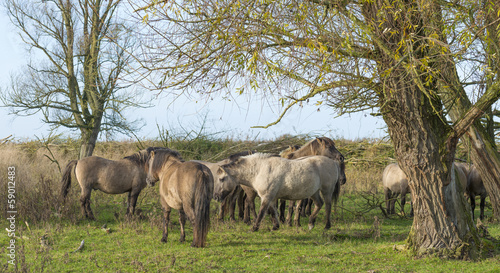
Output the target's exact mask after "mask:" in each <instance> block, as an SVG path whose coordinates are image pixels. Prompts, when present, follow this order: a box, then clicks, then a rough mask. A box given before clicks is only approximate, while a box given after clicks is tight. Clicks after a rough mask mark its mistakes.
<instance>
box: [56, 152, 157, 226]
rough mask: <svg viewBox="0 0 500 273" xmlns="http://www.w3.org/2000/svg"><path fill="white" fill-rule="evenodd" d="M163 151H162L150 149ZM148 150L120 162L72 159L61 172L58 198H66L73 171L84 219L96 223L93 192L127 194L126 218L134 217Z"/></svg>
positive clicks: (144, 184) (145, 171)
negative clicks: (92, 202)
mask: <svg viewBox="0 0 500 273" xmlns="http://www.w3.org/2000/svg"><path fill="white" fill-rule="evenodd" d="M153 149H162V148H150V149H149V150H153ZM148 156H149V151H148V150H141V151H139V152H137V153H135V154H133V155H130V156H127V157H125V158H123V159H120V160H109V159H105V158H102V157H98V156H90V157H85V158H82V159H80V160H72V161H70V162H69V163H68V164H67V165H66V168H65V170H64V172H63V177H62V180H61V183H62V189H61V196H62V198H63V200H64V199H66V196H67V195H68V191H69V187H70V186H71V172H72V170H73V168H74V170H75V175H76V179H77V180H78V183H79V184H80V188H81V189H82V192H81V195H80V203H81V211H82V214H83V216H84V217H86V218H89V219H92V220H95V217H94V214H93V213H92V209H91V208H90V195H91V193H92V190H100V191H102V192H105V193H108V194H122V193H125V192H128V205H127V215H131V214H134V211H135V205H136V202H137V197H138V196H139V193H141V190H142V189H143V188H144V187H146V176H147V173H148V164H147V161H148Z"/></svg>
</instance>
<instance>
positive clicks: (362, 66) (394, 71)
mask: <svg viewBox="0 0 500 273" xmlns="http://www.w3.org/2000/svg"><path fill="white" fill-rule="evenodd" d="M465 4H467V5H465ZM471 9H474V5H473V3H470V2H466V3H461V2H460V1H454V2H453V3H447V2H446V1H430V0H424V1H418V2H417V1H399V0H394V1H389V0H375V1H324V0H311V1H295V0H292V1H251V0H247V1H245V0H243V1H224V0H214V1H208V0H191V1H147V2H145V3H143V4H142V5H140V6H137V7H136V10H137V12H138V14H140V17H141V18H142V19H143V20H144V21H146V22H147V24H148V26H149V27H150V30H151V35H150V36H149V37H150V38H151V40H149V41H148V40H145V42H146V44H147V45H148V47H149V49H150V54H149V55H148V56H149V57H150V58H149V59H145V60H143V61H144V64H145V66H146V67H148V68H149V69H150V72H151V73H159V74H160V75H162V76H163V77H162V79H161V80H158V88H163V87H169V88H179V89H181V90H190V91H191V92H193V90H195V91H196V92H198V93H199V94H200V95H202V96H216V95H221V94H223V95H225V94H232V93H233V92H237V93H245V92H249V90H252V89H255V90H259V91H261V92H263V93H265V94H272V95H275V96H276V97H277V100H278V102H279V103H281V104H282V105H283V112H282V114H281V116H279V117H278V118H277V121H276V122H279V120H280V119H281V118H283V117H284V116H285V115H286V112H287V111H289V110H290V109H293V107H294V105H297V104H300V103H304V102H306V101H309V100H316V103H317V104H322V105H327V106H329V107H331V108H333V109H335V110H336V111H338V113H340V114H342V113H347V112H354V111H360V110H365V109H377V110H378V111H379V112H380V114H381V115H382V116H383V118H384V120H385V122H386V124H387V126H388V131H389V135H390V137H391V140H392V142H393V144H394V147H395V154H396V157H397V159H398V162H399V164H400V166H401V168H402V169H403V171H404V172H405V173H406V175H407V176H408V177H409V179H410V188H411V190H412V201H413V203H414V204H413V206H414V210H415V218H414V222H413V226H412V230H411V232H410V234H409V236H408V246H409V248H410V249H411V250H413V251H414V252H415V253H417V254H418V255H424V254H428V253H438V254H439V255H442V256H446V257H454V258H466V257H476V255H477V253H478V251H479V249H480V240H479V239H478V234H477V231H476V228H475V226H474V223H473V221H472V219H471V216H470V209H469V207H468V205H467V204H466V202H465V200H464V198H463V194H462V192H463V189H461V188H460V186H459V184H458V183H456V181H455V177H456V174H455V171H454V169H453V167H452V166H453V165H452V162H453V160H454V157H455V151H456V147H457V143H458V140H459V138H460V137H462V136H463V135H464V134H465V133H466V132H468V130H469V127H470V125H471V124H475V123H474V122H475V121H477V120H478V118H479V117H480V116H481V114H482V113H483V112H484V111H485V110H486V109H488V108H489V107H490V106H491V105H492V104H493V103H494V102H495V101H496V100H497V99H498V97H499V96H500V92H499V90H498V89H495V88H488V89H487V90H486V91H485V92H484V94H483V96H481V98H480V99H479V100H478V101H477V102H476V103H475V104H474V105H472V104H471V103H470V100H468V98H467V96H466V95H465V98H462V96H463V95H464V94H465V91H464V89H463V85H464V84H465V83H464V82H463V81H462V80H461V79H460V78H459V77H458V74H457V72H456V68H454V66H456V65H457V64H458V63H459V61H460V60H462V59H464V58H466V57H468V56H470V55H473V54H475V53H476V51H480V52H483V51H484V47H482V46H480V45H477V43H478V42H477V40H476V38H477V35H472V34H471V33H473V32H474V31H475V30H474V29H472V28H471V27H470V26H468V25H467V20H466V17H467V16H469V14H474V13H476V12H477V10H471ZM455 14H461V15H462V16H454V15H455ZM471 16H474V15H471ZM449 66H451V68H450V67H449ZM470 73H485V72H484V70H483V72H481V71H479V70H477V71H473V72H470ZM452 84H453V85H452ZM458 100H460V101H462V102H466V101H468V102H469V105H466V103H460V104H458V103H456V101H458ZM452 111H453V112H454V113H455V114H454V115H453V116H452V117H451V118H452V119H453V122H449V120H448V118H450V116H448V113H450V112H452ZM272 124H274V123H272ZM272 124H270V125H272ZM478 126H480V125H478Z"/></svg>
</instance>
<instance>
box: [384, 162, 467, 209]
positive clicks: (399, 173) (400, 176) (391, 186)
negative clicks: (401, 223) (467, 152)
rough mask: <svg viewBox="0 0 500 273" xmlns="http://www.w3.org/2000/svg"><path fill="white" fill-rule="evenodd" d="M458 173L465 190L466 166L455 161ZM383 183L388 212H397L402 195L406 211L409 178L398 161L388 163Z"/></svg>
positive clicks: (411, 206)
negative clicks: (397, 205)
mask: <svg viewBox="0 0 500 273" xmlns="http://www.w3.org/2000/svg"><path fill="white" fill-rule="evenodd" d="M453 164H454V166H455V168H454V169H455V171H456V173H457V178H458V182H459V183H460V185H461V186H462V190H465V184H466V183H467V176H466V175H465V173H464V171H463V170H464V166H462V165H461V164H460V163H453ZM382 185H383V187H384V193H385V202H386V210H387V214H394V213H395V203H396V197H397V196H398V195H400V196H401V197H400V198H401V199H400V202H401V211H402V212H404V206H405V204H406V195H407V194H408V193H410V187H409V185H408V179H407V177H406V174H405V173H404V172H403V170H401V168H400V167H399V165H398V164H397V163H392V164H389V165H387V167H385V169H384V173H383V174H382ZM410 216H413V202H412V203H410Z"/></svg>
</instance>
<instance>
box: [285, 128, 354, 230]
mask: <svg viewBox="0 0 500 273" xmlns="http://www.w3.org/2000/svg"><path fill="white" fill-rule="evenodd" d="M299 147H300V146H297V145H295V146H290V147H289V148H288V149H286V150H284V151H282V152H281V153H280V155H281V156H282V157H284V158H288V159H298V158H302V157H306V156H312V155H323V156H326V157H329V158H331V159H333V160H336V161H338V162H339V164H340V178H339V183H337V184H336V187H339V188H338V189H336V190H335V193H336V194H340V185H344V184H345V183H346V176H345V163H344V156H343V155H342V154H341V153H340V152H339V151H338V150H337V148H336V147H335V142H333V140H331V139H330V138H328V137H318V138H315V139H313V140H311V141H309V142H307V143H306V144H304V145H303V146H302V147H300V148H299ZM335 199H338V196H335ZM294 203H295V202H292V201H291V202H290V205H289V207H288V214H287V217H286V222H287V223H288V224H289V225H291V224H292V221H291V219H292V214H293V207H294ZM306 206H307V207H308V208H307V210H308V212H309V214H310V210H311V200H310V199H305V200H301V201H300V202H299V204H297V209H296V210H297V212H298V213H300V212H305V209H306ZM284 207H285V206H284V204H283V201H282V204H281V206H280V212H281V214H282V215H284ZM298 223H300V222H298ZM298 223H297V224H298Z"/></svg>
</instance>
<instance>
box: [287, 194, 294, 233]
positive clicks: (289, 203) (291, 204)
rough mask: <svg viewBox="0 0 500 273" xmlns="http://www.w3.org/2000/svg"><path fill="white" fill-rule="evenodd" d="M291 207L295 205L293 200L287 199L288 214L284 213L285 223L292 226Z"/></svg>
mask: <svg viewBox="0 0 500 273" xmlns="http://www.w3.org/2000/svg"><path fill="white" fill-rule="evenodd" d="M293 207H295V201H293V200H289V201H288V214H287V215H286V223H287V224H288V226H289V227H291V226H292V216H293Z"/></svg>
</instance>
